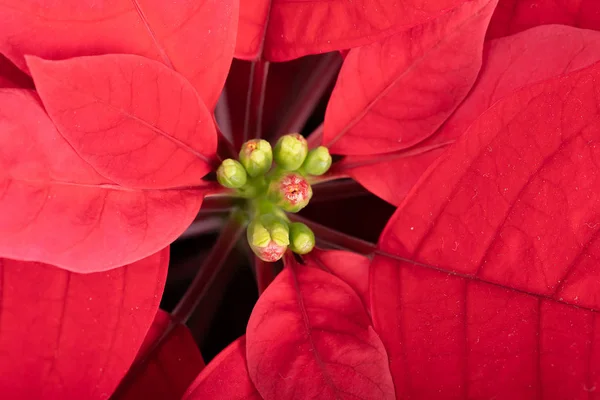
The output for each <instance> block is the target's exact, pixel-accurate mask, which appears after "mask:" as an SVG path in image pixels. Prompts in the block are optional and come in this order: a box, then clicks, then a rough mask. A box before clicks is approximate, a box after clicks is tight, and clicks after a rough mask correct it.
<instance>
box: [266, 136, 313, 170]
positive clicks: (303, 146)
mask: <svg viewBox="0 0 600 400" xmlns="http://www.w3.org/2000/svg"><path fill="white" fill-rule="evenodd" d="M307 154H308V143H307V142H306V139H304V137H303V136H302V135H300V134H298V133H292V134H289V135H285V136H282V137H281V138H280V139H279V140H278V141H277V144H276V145H275V150H274V154H273V155H274V157H275V162H276V163H277V165H278V166H279V167H280V168H281V169H284V170H286V171H295V170H297V169H298V168H300V167H301V166H302V163H303V162H304V159H305V158H306V155H307Z"/></svg>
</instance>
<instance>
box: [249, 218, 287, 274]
mask: <svg viewBox="0 0 600 400" xmlns="http://www.w3.org/2000/svg"><path fill="white" fill-rule="evenodd" d="M246 235H247V239H248V244H250V248H251V249H252V251H253V252H254V254H256V256H257V257H258V258H260V259H261V260H263V261H267V262H275V261H277V260H279V259H280V258H281V257H283V254H284V253H285V251H286V249H287V247H288V245H289V244H290V231H289V227H288V224H287V222H286V221H284V220H283V219H281V218H279V217H276V216H274V215H272V214H267V215H261V216H260V217H258V218H256V219H255V220H253V221H252V222H250V224H249V225H248V230H247V231H246Z"/></svg>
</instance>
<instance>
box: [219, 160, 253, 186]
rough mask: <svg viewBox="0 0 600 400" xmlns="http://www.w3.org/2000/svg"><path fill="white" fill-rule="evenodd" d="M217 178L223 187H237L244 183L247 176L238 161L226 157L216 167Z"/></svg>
mask: <svg viewBox="0 0 600 400" xmlns="http://www.w3.org/2000/svg"><path fill="white" fill-rule="evenodd" d="M217 180H218V181H219V183H220V184H221V185H223V186H225V187H228V188H231V189H237V188H240V187H242V186H244V185H245V184H246V181H247V180H248V176H247V175H246V170H245V169H244V167H243V166H242V164H240V163H239V162H237V161H235V160H232V159H231V158H228V159H226V160H224V161H223V162H222V163H221V165H219V168H218V169H217Z"/></svg>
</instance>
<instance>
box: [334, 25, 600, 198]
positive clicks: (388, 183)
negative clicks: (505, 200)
mask: <svg viewBox="0 0 600 400" xmlns="http://www.w3.org/2000/svg"><path fill="white" fill-rule="evenodd" d="M598 60H600V33H599V32H596V31H589V30H583V29H577V28H572V27H568V26H560V25H547V26H540V27H537V28H533V29H530V30H528V31H526V32H522V33H519V34H517V35H514V36H510V37H506V38H501V39H497V40H493V41H490V42H487V43H486V46H485V48H484V53H483V65H482V67H481V72H480V74H479V77H478V78H477V82H476V83H475V86H474V87H473V89H472V91H471V93H469V95H468V96H467V98H466V99H465V100H464V101H463V103H462V104H461V105H460V107H459V108H458V109H457V110H456V111H455V112H454V114H452V116H451V117H450V118H449V119H448V120H447V121H446V122H445V123H444V125H443V126H442V127H441V128H440V129H439V130H438V132H436V133H435V134H434V135H433V136H431V137H430V138H429V139H427V140H426V141H424V142H423V143H420V144H418V145H417V146H415V147H413V148H410V149H407V150H404V151H399V152H396V153H391V154H386V155H377V156H351V157H347V158H346V159H344V160H343V161H342V163H340V164H339V165H337V168H338V171H340V172H343V173H348V174H350V175H351V176H352V177H353V178H354V179H356V180H357V181H358V182H360V183H361V184H362V185H364V186H365V187H366V188H367V189H369V191H371V192H372V193H375V194H377V195H378V196H380V197H381V198H383V199H384V200H387V201H389V202H390V203H392V204H395V205H400V203H401V202H402V200H404V197H405V196H406V194H407V193H408V192H409V190H410V189H411V188H412V187H413V186H414V184H415V183H416V182H417V180H418V179H419V177H420V176H421V175H422V174H423V172H424V171H425V170H426V169H427V168H428V167H429V165H431V164H432V163H433V162H434V161H435V160H436V159H437V158H438V157H439V156H440V154H442V152H443V151H444V150H445V148H446V147H447V145H448V144H451V143H453V142H454V141H455V140H456V139H457V138H459V137H460V136H461V135H462V134H463V133H464V132H465V131H466V130H467V128H468V127H469V125H470V124H471V123H472V122H473V121H474V120H475V119H476V118H477V117H478V116H479V115H481V113H482V112H484V111H485V110H486V109H487V108H488V107H490V106H491V105H492V104H493V103H495V102H496V101H498V100H499V99H501V98H502V97H505V96H506V95H509V94H511V93H513V92H514V91H515V90H516V89H518V88H520V87H523V86H525V85H527V84H532V83H535V82H539V81H542V80H545V79H550V78H552V77H555V76H558V75H561V74H564V73H568V72H572V71H575V70H578V69H581V68H583V67H586V66H589V65H591V64H593V63H594V62H597V61H598Z"/></svg>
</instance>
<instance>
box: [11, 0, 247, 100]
mask: <svg viewBox="0 0 600 400" xmlns="http://www.w3.org/2000/svg"><path fill="white" fill-rule="evenodd" d="M237 20H238V3H237V1H234V0H202V1H195V0H178V1H177V2H170V3H169V4H168V5H165V3H164V2H163V1H159V0H134V1H131V0H112V1H110V2H102V3H101V4H91V3H89V2H81V1H78V0H63V1H60V2H46V1H43V0H24V1H19V2H18V3H15V2H14V1H12V0H2V1H0V36H2V37H3V38H5V39H6V40H3V41H1V42H0V52H1V53H4V54H5V55H6V56H7V57H8V58H9V59H11V60H12V61H13V62H14V63H15V64H16V65H18V66H19V67H20V68H21V69H23V70H24V71H27V66H26V65H25V60H24V58H23V57H24V55H26V54H32V55H36V56H39V57H42V58H45V59H51V60H60V59H65V58H70V57H76V56H87V55H99V54H106V53H124V54H128V53H131V54H137V55H141V56H144V57H148V58H151V59H154V60H157V61H161V62H162V63H164V64H165V65H167V66H168V67H171V68H174V69H175V70H176V71H178V72H180V73H181V74H182V75H184V76H185V77H186V78H187V79H188V80H189V81H190V82H191V83H192V85H193V86H194V87H195V88H196V90H198V92H199V94H200V96H202V98H203V99H204V101H205V102H206V104H207V105H208V106H209V107H211V108H212V107H214V105H215V103H216V101H217V98H218V97H219V93H220V92H221V89H222V87H223V84H224V82H225V78H226V76H227V70H228V69H229V64H230V63H231V58H232V55H233V49H234V46H235V42H234V41H235V37H236V33H237V30H236V27H237ZM95 78H98V77H95Z"/></svg>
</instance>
